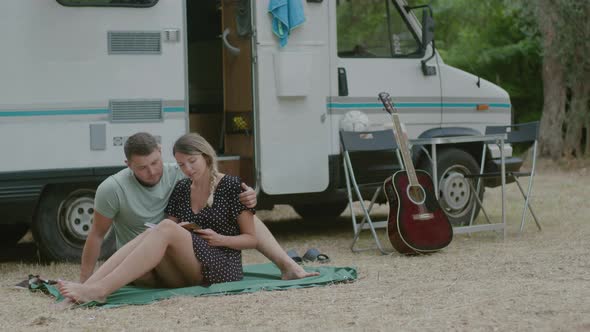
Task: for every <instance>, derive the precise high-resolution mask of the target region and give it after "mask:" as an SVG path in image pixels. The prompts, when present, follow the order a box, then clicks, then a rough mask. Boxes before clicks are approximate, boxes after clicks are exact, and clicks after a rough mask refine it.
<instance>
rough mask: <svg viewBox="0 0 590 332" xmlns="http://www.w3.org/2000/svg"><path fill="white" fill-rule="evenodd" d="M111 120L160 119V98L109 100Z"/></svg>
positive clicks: (141, 120)
mask: <svg viewBox="0 0 590 332" xmlns="http://www.w3.org/2000/svg"><path fill="white" fill-rule="evenodd" d="M110 109H111V122H158V121H162V119H163V114H162V101H161V100H111V102H110Z"/></svg>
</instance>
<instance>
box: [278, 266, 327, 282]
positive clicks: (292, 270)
mask: <svg viewBox="0 0 590 332" xmlns="http://www.w3.org/2000/svg"><path fill="white" fill-rule="evenodd" d="M293 263H294V264H292V265H290V266H289V267H288V268H287V269H285V270H284V271H282V275H281V279H283V280H294V279H303V278H307V277H315V276H319V275H320V273H319V272H307V271H305V270H304V269H303V267H301V265H299V264H297V263H295V262H293Z"/></svg>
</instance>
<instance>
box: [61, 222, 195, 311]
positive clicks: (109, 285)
mask: <svg viewBox="0 0 590 332" xmlns="http://www.w3.org/2000/svg"><path fill="white" fill-rule="evenodd" d="M166 254H168V255H169V256H168V257H170V258H172V259H173V261H174V263H175V265H176V266H182V270H181V272H182V274H181V275H182V278H183V279H184V280H185V284H184V285H183V286H187V285H196V284H199V283H200V282H201V281H202V271H201V264H200V262H199V261H198V260H197V258H196V257H195V255H194V252H193V246H192V237H191V234H190V233H189V232H187V231H186V230H184V229H182V228H181V227H178V225H176V223H174V222H173V221H170V220H164V221H162V222H161V223H160V224H159V225H158V226H157V227H156V228H155V229H154V230H152V231H151V232H149V233H148V235H146V236H145V238H144V239H143V240H142V241H140V243H139V245H137V246H136V247H135V249H134V250H133V251H131V253H130V254H129V255H128V256H127V257H126V258H125V259H124V260H123V261H122V262H121V263H120V264H119V265H118V266H117V267H116V268H115V269H113V270H112V271H111V272H110V273H109V274H107V275H106V276H105V277H103V278H102V279H100V280H96V281H95V282H93V283H92V284H78V283H64V284H63V286H62V288H63V294H64V296H66V297H69V298H71V299H73V300H76V301H77V302H88V301H99V302H103V301H104V300H105V299H106V297H107V296H108V295H109V294H111V293H112V292H114V291H115V290H117V289H119V288H121V287H123V286H124V285H126V284H128V283H129V282H131V281H133V280H135V279H137V278H139V277H141V276H142V275H144V274H145V273H146V272H148V271H151V270H152V269H154V268H155V267H156V266H158V265H159V264H160V262H161V261H162V260H163V258H164V257H165V256H166Z"/></svg>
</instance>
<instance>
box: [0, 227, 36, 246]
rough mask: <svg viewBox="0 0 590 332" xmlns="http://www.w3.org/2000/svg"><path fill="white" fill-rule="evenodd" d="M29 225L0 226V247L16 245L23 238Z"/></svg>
mask: <svg viewBox="0 0 590 332" xmlns="http://www.w3.org/2000/svg"><path fill="white" fill-rule="evenodd" d="M28 230H29V225H27V224H10V225H2V226H0V246H2V247H10V246H12V245H14V244H16V243H17V242H18V241H19V240H20V239H22V238H23V236H24V235H25V234H27V231H28Z"/></svg>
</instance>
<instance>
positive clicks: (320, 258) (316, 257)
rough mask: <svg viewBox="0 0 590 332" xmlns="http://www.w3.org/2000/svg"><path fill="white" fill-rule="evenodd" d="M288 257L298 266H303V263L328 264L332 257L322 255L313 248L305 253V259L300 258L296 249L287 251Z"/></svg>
mask: <svg viewBox="0 0 590 332" xmlns="http://www.w3.org/2000/svg"><path fill="white" fill-rule="evenodd" d="M287 255H289V257H291V259H292V260H294V261H295V262H296V263H297V264H301V263H303V262H318V263H328V262H329V261H330V257H328V255H326V254H322V253H321V252H320V251H319V250H317V249H316V248H311V249H309V250H307V251H306V252H305V254H304V255H303V257H301V256H299V254H298V253H297V251H296V250H295V249H291V250H289V251H287Z"/></svg>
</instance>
